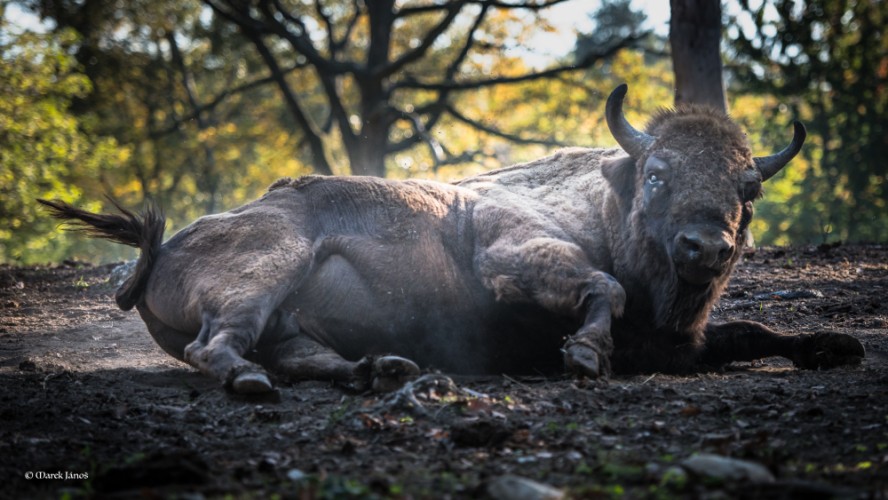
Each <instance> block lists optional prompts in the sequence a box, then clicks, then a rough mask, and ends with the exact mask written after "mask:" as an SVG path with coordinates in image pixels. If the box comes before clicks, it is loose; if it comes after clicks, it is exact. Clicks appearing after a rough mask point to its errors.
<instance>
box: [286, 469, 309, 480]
mask: <svg viewBox="0 0 888 500" xmlns="http://www.w3.org/2000/svg"><path fill="white" fill-rule="evenodd" d="M287 479H289V480H290V481H293V482H294V483H298V482H299V481H303V480H305V479H308V474H306V473H304V472H302V471H301V470H299V469H290V470H288V471H287Z"/></svg>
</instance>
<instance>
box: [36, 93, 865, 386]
mask: <svg viewBox="0 0 888 500" xmlns="http://www.w3.org/2000/svg"><path fill="white" fill-rule="evenodd" d="M626 91H627V88H626V86H625V85H621V86H620V87H618V88H617V89H616V90H615V91H614V92H613V93H612V94H611V96H610V97H609V98H608V102H607V106H606V118H607V123H608V128H609V129H610V131H611V133H612V135H613V136H614V138H615V139H616V140H617V142H618V143H619V144H620V146H621V149H579V148H576V149H566V150H562V151H560V152H558V153H556V154H555V155H553V156H550V157H547V158H543V159H540V160H537V161H534V162H530V163H526V164H521V165H515V166H512V167H508V168H504V169H501V170H497V171H493V172H489V173H486V174H483V175H480V176H476V177H471V178H468V179H465V180H462V181H460V182H457V183H454V184H441V183H436V182H428V181H416V180H411V181H389V180H383V179H377V178H364V177H351V178H342V177H318V176H309V177H304V178H301V179H297V180H291V179H282V180H280V181H278V182H275V183H274V184H273V185H272V186H271V187H270V188H269V190H268V192H267V193H265V195H264V196H262V197H261V198H260V199H258V200H256V201H253V202H251V203H248V204H246V205H244V206H242V207H239V208H236V209H234V210H231V211H230V212H226V213H223V214H216V215H208V216H205V217H201V218H200V219H198V220H196V221H194V222H193V223H192V224H191V225H189V226H188V227H186V228H185V229H183V230H182V231H180V232H179V233H177V234H176V235H174V236H173V237H171V238H170V239H169V240H168V241H166V242H162V234H163V226H164V220H163V216H162V215H161V214H160V213H159V212H158V211H157V210H154V209H149V210H148V211H147V212H146V213H144V214H139V215H137V214H133V213H131V212H128V211H125V210H122V209H121V211H122V215H100V214H92V213H89V212H86V211H83V210H80V209H78V208H75V207H72V206H70V205H67V204H65V203H62V202H58V201H44V200H39V201H40V202H41V203H43V204H44V205H46V206H47V207H48V208H49V210H50V211H51V213H52V214H53V215H54V216H56V217H58V218H61V219H63V220H70V221H75V223H76V224H79V227H80V228H81V229H84V230H85V231H86V232H87V234H89V235H91V236H95V237H101V238H107V239H111V240H113V241H117V242H119V243H123V244H128V245H132V246H135V247H138V248H140V249H141V251H142V254H141V256H140V258H139V263H138V265H137V267H136V271H135V273H134V275H133V276H132V277H131V278H130V279H129V280H128V281H127V282H126V283H125V284H124V285H123V286H122V287H121V289H120V290H119V291H118V294H117V297H118V304H119V305H120V306H121V307H122V308H124V309H128V308H130V307H133V306H135V307H136V308H137V310H138V311H139V313H140V315H141V316H142V318H143V320H144V321H145V323H146V325H147V327H148V331H149V332H150V333H151V335H152V336H153V337H154V338H155V340H156V341H157V343H158V344H159V345H160V346H161V347H162V348H163V349H164V350H165V351H166V352H167V353H169V354H170V355H172V356H174V357H176V358H177V359H180V360H183V361H185V362H187V363H189V364H191V365H193V366H195V367H196V368H198V369H199V370H201V371H203V372H204V373H206V374H208V375H210V376H212V377H215V378H216V379H218V380H219V381H221V382H222V383H224V384H225V385H226V387H228V388H230V389H231V390H233V391H235V392H243V393H249V392H264V391H268V390H271V389H272V381H271V380H272V379H271V377H270V376H269V373H270V374H271V375H272V376H275V377H281V378H285V379H291V380H299V379H329V380H341V381H353V382H357V383H359V384H364V385H367V386H369V387H372V388H374V389H376V390H388V389H391V388H393V387H396V386H397V385H398V384H400V383H403V381H404V380H406V379H409V378H410V377H412V376H415V375H416V374H417V373H418V372H419V370H420V368H419V367H422V368H438V369H442V370H445V371H449V372H457V373H540V372H543V373H552V372H557V371H561V370H563V369H564V368H565V367H566V368H567V370H568V371H570V372H572V373H575V374H577V375H580V376H586V377H604V376H607V375H609V374H610V373H611V371H612V370H613V371H616V372H623V373H626V372H654V371H658V372H670V373H686V372H691V371H698V370H709V369H717V368H719V367H720V366H722V365H724V364H725V363H729V362H731V361H738V360H750V359H755V358H760V357H765V356H774V355H776V356H784V357H786V358H789V359H791V360H792V361H793V362H795V363H796V365H798V366H800V367H802V368H829V367H832V366H838V365H844V364H854V363H859V362H860V360H861V359H862V358H863V356H864V351H863V347H862V346H861V344H860V343H859V342H857V341H856V340H855V339H853V338H852V337H850V336H847V335H841V334H833V333H822V334H816V335H811V336H799V335H780V334H777V333H775V332H773V331H771V330H769V329H768V328H766V327H765V326H763V325H760V324H758V323H753V322H748V321H742V322H733V323H726V324H721V325H716V324H710V323H709V322H708V318H709V312H710V309H711V308H712V306H713V304H715V302H716V301H717V300H718V298H719V296H720V295H721V293H722V292H723V290H724V288H725V286H726V285H727V282H728V278H729V276H730V272H731V269H732V268H733V267H734V264H735V263H736V262H737V259H738V256H739V248H740V239H741V236H742V234H743V232H744V230H745V229H746V227H747V225H748V224H749V221H750V220H751V218H752V204H753V202H754V200H755V198H757V196H758V195H759V193H760V192H761V184H762V182H763V181H766V180H767V179H769V178H770V177H772V176H773V175H774V174H776V173H777V172H778V171H779V170H780V169H781V168H783V167H784V166H785V165H786V164H787V163H788V162H789V161H790V160H791V159H792V158H793V157H794V156H795V155H796V154H797V153H798V152H799V150H800V149H801V147H802V143H803V142H804V139H805V131H804V127H802V126H801V124H799V123H796V125H795V134H794V137H793V140H792V143H791V144H790V145H789V146H788V147H787V148H786V149H784V150H783V151H780V152H779V153H777V154H775V155H772V156H768V157H762V158H754V157H753V156H752V154H751V152H750V150H749V147H748V145H747V143H746V140H745V136H744V133H743V131H742V130H741V129H740V127H739V126H737V124H735V123H734V122H733V121H731V120H730V118H728V117H727V116H726V115H724V114H723V113H720V112H717V111H714V110H711V109H708V108H700V107H694V106H687V107H680V108H678V109H675V110H669V111H663V112H661V113H659V114H658V115H657V116H655V117H654V118H653V120H651V122H650V124H649V125H648V127H647V129H646V130H645V131H643V132H642V131H639V130H636V129H635V128H633V127H632V126H631V125H630V124H629V123H628V122H627V121H626V119H625V118H624V117H623V112H622V103H623V98H624V97H625V95H626ZM562 353H563V354H562ZM266 370H267V371H266Z"/></svg>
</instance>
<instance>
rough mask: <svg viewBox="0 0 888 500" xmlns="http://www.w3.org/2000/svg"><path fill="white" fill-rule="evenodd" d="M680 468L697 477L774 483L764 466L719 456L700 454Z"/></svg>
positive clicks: (769, 472) (685, 461)
mask: <svg viewBox="0 0 888 500" xmlns="http://www.w3.org/2000/svg"><path fill="white" fill-rule="evenodd" d="M681 466H682V467H684V468H685V470H687V471H688V472H690V473H691V474H693V475H695V476H698V477H706V478H711V479H718V480H722V481H749V482H752V483H773V482H774V475H773V474H771V471H769V470H768V469H767V468H765V466H763V465H761V464H757V463H755V462H749V461H747V460H739V459H736V458H730V457H723V456H721V455H713V454H709V453H700V454H697V455H694V456H692V457H690V458H688V459H686V460H684V461H683V462H681Z"/></svg>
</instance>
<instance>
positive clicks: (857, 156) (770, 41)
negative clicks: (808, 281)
mask: <svg viewBox="0 0 888 500" xmlns="http://www.w3.org/2000/svg"><path fill="white" fill-rule="evenodd" d="M740 17H745V18H746V19H747V20H752V21H753V23H754V24H755V26H756V28H755V30H753V31H752V32H751V33H747V32H746V31H745V30H743V29H740V28H737V27H733V28H730V29H729V30H728V31H727V35H728V38H729V40H728V41H729V50H730V57H731V60H732V62H733V65H732V66H731V70H732V72H733V73H734V75H735V78H733V79H732V84H733V85H732V88H733V90H734V92H733V93H734V94H743V93H749V92H751V93H756V94H759V95H761V96H762V97H767V96H768V95H772V96H774V98H766V99H764V100H763V101H762V104H763V106H762V107H760V108H759V109H758V113H757V114H758V115H759V117H758V120H757V121H758V125H759V126H760V128H758V129H751V130H761V131H762V136H763V137H764V138H765V140H764V141H763V144H762V145H763V146H765V149H767V150H770V151H774V150H776V149H779V148H782V147H783V146H784V145H785V144H786V143H787V142H788V140H789V136H790V132H789V131H790V130H791V128H790V125H789V122H790V119H791V118H799V119H801V120H802V121H803V122H804V123H805V124H806V125H807V126H808V132H809V135H808V141H807V143H806V146H805V148H804V150H803V153H802V155H801V156H802V157H801V158H800V159H797V160H794V161H793V162H792V163H791V164H790V165H789V167H787V169H786V170H785V171H784V172H783V173H781V175H779V176H778V177H777V178H775V179H774V180H772V181H770V182H769V183H768V184H769V185H768V191H769V193H770V192H774V193H773V194H776V196H770V194H769V196H768V197H767V198H766V200H765V202H763V203H760V204H759V205H758V208H759V215H760V220H761V221H764V222H766V224H759V226H758V227H757V228H756V229H757V230H758V233H759V234H757V235H756V236H757V238H759V239H760V241H762V242H766V243H768V242H771V243H779V244H786V243H790V242H792V243H805V242H816V243H819V242H825V241H827V240H843V241H885V238H886V237H888V232H886V231H885V228H886V227H888V182H886V175H888V163H886V162H885V161H884V158H885V157H886V155H888V33H886V26H888V3H886V2H883V1H879V0H864V1H850V0H839V1H827V0H812V1H809V2H805V3H803V4H800V3H798V2H795V1H792V0H769V1H765V2H763V3H762V5H761V6H760V7H757V8H756V7H748V8H747V9H746V10H745V11H743V12H742V13H741V14H740ZM732 24H733V25H734V26H737V24H736V23H732ZM748 116H751V115H748Z"/></svg>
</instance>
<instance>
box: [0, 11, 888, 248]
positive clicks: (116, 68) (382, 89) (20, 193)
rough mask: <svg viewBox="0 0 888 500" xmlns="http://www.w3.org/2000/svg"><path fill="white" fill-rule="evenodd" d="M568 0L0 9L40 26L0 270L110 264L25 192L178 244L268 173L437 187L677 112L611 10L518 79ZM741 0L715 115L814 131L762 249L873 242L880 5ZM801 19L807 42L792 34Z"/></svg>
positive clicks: (4, 141) (766, 142)
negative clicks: (59, 227)
mask: <svg viewBox="0 0 888 500" xmlns="http://www.w3.org/2000/svg"><path fill="white" fill-rule="evenodd" d="M569 1H571V0H520V1H519V0H515V1H509V2H502V1H489V0H447V1H432V0H381V1H378V2H377V1H374V2H367V1H361V0H352V1H333V0H251V1H236V0H184V1H172V0H150V1H149V0H127V1H123V2H117V1H109V0H21V1H18V2H10V1H4V0H0V7H3V6H6V5H10V4H15V5H17V6H19V7H21V8H23V9H25V10H27V11H29V12H32V13H34V14H36V15H37V16H39V17H40V18H41V19H43V20H44V21H45V22H46V23H47V24H46V26H48V27H49V29H48V30H47V31H46V32H45V33H28V32H25V31H22V30H18V32H16V30H10V29H8V28H7V25H6V24H4V25H3V26H2V29H0V45H2V48H0V58H2V62H3V65H2V70H0V71H2V72H3V75H2V79H0V93H2V95H0V154H3V155H4V156H3V158H2V160H3V161H2V164H0V176H2V179H3V182H2V184H0V189H2V190H3V191H2V194H3V197H2V198H0V222H2V224H3V225H2V226H0V245H2V247H0V261H15V262H23V263H29V262H45V261H48V260H59V259H60V258H62V257H63V256H65V255H70V256H79V257H86V258H90V259H91V260H96V259H104V260H107V259H111V258H119V256H120V255H121V254H120V252H121V251H123V250H122V249H120V248H115V250H113V251H109V250H107V247H103V248H102V249H101V250H95V248H96V247H95V245H96V244H97V243H96V242H87V241H86V240H85V239H83V238H79V237H77V235H72V236H65V235H64V233H60V232H57V231H55V224H54V223H53V222H50V221H48V220H47V219H46V218H45V217H44V216H43V215H42V214H41V213H39V211H37V210H36V209H35V207H34V203H33V202H32V200H33V198H34V197H38V196H41V197H60V198H64V199H66V200H68V201H72V202H74V203H77V204H80V205H83V206H86V207H87V208H90V209H100V208H101V207H100V205H101V204H102V197H101V194H102V193H107V194H109V195H111V196H114V197H115V198H118V199H120V200H121V201H122V203H123V204H124V205H128V206H135V207H137V206H138V205H139V204H140V203H142V202H143V201H144V200H146V199H149V198H150V199H154V200H156V201H157V202H158V203H159V204H160V205H161V206H163V207H164V208H165V210H166V212H167V214H168V218H169V220H170V224H169V225H170V226H171V228H170V229H171V230H175V229H178V228H180V227H182V226H183V225H184V224H187V223H188V222H190V221H191V220H193V219H194V218H195V217H198V216H200V215H203V214H205V213H209V212H216V211H220V210H225V209H229V208H232V207H234V206H237V205H239V204H241V203H243V202H245V201H248V200H250V199H253V198H255V197H256V196H258V195H259V194H261V193H262V191H263V190H264V188H265V187H266V186H267V185H268V184H270V183H271V182H272V181H273V180H275V179H276V178H278V177H281V176H298V175H303V174H307V173H312V172H318V173H334V174H348V173H364V174H374V175H387V176H390V177H395V178H405V177H425V178H434V179H439V180H444V181H448V180H452V179H455V178H457V177H461V176H464V175H471V174H474V173H477V172H481V171H483V170H487V169H490V168H495V167H499V166H502V165H506V164H511V163H514V162H517V161H523V160H529V159H532V158H535V157H539V156H541V155H544V154H547V153H549V152H551V151H552V150H553V149H554V148H557V147H559V146H567V145H577V146H595V145H602V146H610V145H614V141H613V140H612V139H611V138H610V136H609V134H608V132H607V128H606V126H605V124H604V119H603V108H604V99H605V98H606V97H607V95H608V94H609V92H610V91H611V90H612V89H613V88H614V87H615V86H616V85H617V84H619V83H622V82H627V83H629V85H630V88H631V89H632V90H631V92H630V96H629V101H628V103H627V116H628V118H629V119H630V120H631V121H632V122H633V123H636V124H638V125H641V124H643V123H644V122H645V121H646V120H647V118H648V117H649V116H650V114H651V113H653V112H655V111H656V109H657V108H659V107H661V106H664V105H668V104H669V103H671V102H672V100H673V88H674V84H673V82H674V76H673V73H672V65H671V62H670V57H669V56H670V51H669V43H668V40H666V39H665V38H662V37H657V36H653V35H651V34H649V33H648V32H646V31H645V28H644V22H645V16H644V14H643V13H642V12H638V11H635V10H633V9H632V8H631V5H630V3H629V2H628V1H627V0H614V1H606V2H604V3H603V4H602V7H601V8H600V9H599V10H597V11H595V12H582V15H589V16H590V17H591V18H592V21H593V24H594V25H595V29H593V30H592V31H590V32H589V33H582V34H579V36H578V39H577V43H576V50H574V51H573V52H572V53H571V54H570V55H567V56H565V57H564V58H562V59H561V60H557V61H553V62H552V64H551V65H550V66H549V67H547V68H543V69H540V68H537V67H535V66H532V65H531V64H530V63H529V62H528V58H527V57H526V56H527V55H528V54H532V53H533V47H532V45H533V40H534V39H533V36H534V35H535V34H537V33H539V32H556V31H558V30H559V29H560V28H559V27H558V26H555V25H552V24H551V23H550V22H549V21H547V17H546V15H547V9H548V7H550V6H553V5H555V4H559V3H563V2H569ZM741 3H742V6H741V7H742V8H741V9H740V11H739V12H738V11H737V9H733V10H730V9H729V11H730V12H732V13H733V14H732V15H734V16H735V17H730V16H725V19H726V24H725V27H726V29H725V30H724V32H725V34H726V38H725V40H726V42H727V43H726V44H725V46H724V49H725V50H724V62H725V67H726V70H727V83H728V100H729V109H730V110H731V112H732V115H734V116H735V118H737V119H738V120H739V121H741V122H742V123H743V124H744V125H745V126H746V127H747V128H748V130H749V133H750V139H751V140H752V141H753V143H754V146H755V149H756V153H757V154H761V153H765V154H768V153H770V152H773V151H774V150H776V149H779V148H782V147H783V146H784V145H785V144H786V143H787V141H788V140H789V138H790V136H791V126H790V125H789V124H790V122H791V120H792V119H793V118H796V117H799V118H801V119H802V120H803V121H805V122H806V124H808V125H809V131H810V132H811V134H810V135H809V140H808V145H807V146H806V148H805V150H804V151H805V153H804V155H805V157H804V158H800V159H798V160H796V161H794V162H793V163H792V164H791V165H790V167H789V168H787V169H786V171H785V173H784V174H781V175H782V176H781V177H780V178H778V179H776V180H772V181H770V182H769V186H768V189H767V191H768V195H767V196H766V198H765V199H764V200H762V201H761V202H759V204H758V207H759V208H760V210H759V213H758V218H757V219H756V220H754V224H756V225H755V226H754V228H753V229H754V231H755V236H756V239H757V241H758V242H759V243H780V244H785V243H790V242H793V243H807V242H819V241H820V240H821V239H822V238H824V237H827V236H831V237H832V238H841V239H845V240H848V239H850V240H884V239H885V238H886V236H885V234H884V233H885V231H884V228H885V227H886V225H885V222H886V221H885V217H886V210H885V182H884V179H885V173H884V165H882V164H881V163H880V164H878V165H877V164H876V162H874V161H872V160H871V159H873V158H877V157H878V156H876V155H877V154H878V152H879V151H882V149H884V148H885V144H886V143H888V141H886V138H885V128H884V118H881V117H883V116H884V115H885V113H884V111H885V109H884V107H885V94H884V93H885V85H884V80H885V72H886V64H888V63H886V62H885V60H884V57H885V56H884V54H886V50H885V41H886V40H885V37H884V36H883V34H882V30H883V28H882V25H883V24H884V22H883V21H884V11H885V8H884V6H883V5H880V2H876V1H875V0H871V1H869V2H857V3H850V2H847V3H848V5H846V6H845V7H841V5H839V4H843V2H836V3H832V2H825V1H824V2H822V3H824V4H829V5H828V6H829V8H826V7H824V6H821V7H819V8H816V7H817V4H818V2H816V1H812V2H808V3H807V4H798V5H796V4H794V3H793V2H789V1H785V2H783V1H782V0H767V1H765V2H764V3H761V2H759V3H761V6H759V3H756V4H755V5H747V4H746V3H743V2H741ZM573 4H574V5H575V7H576V8H577V9H581V8H586V6H585V5H582V2H576V1H574V2H573ZM784 4H786V5H784ZM799 5H800V6H799ZM812 5H813V6H814V7H810V6H812ZM837 5H838V6H837ZM809 7H810V8H809ZM843 8H844V10H842V9H843ZM818 9H819V10H818ZM867 9H869V10H867ZM809 10H812V12H810V13H809V12H808V11H809ZM814 11H816V12H817V13H818V14H817V16H820V17H816V16H815V17H816V19H819V21H816V22H819V23H822V27H820V28H810V27H809V28H808V29H809V32H808V35H805V34H804V29H805V28H804V26H802V25H804V24H805V23H810V22H813V21H812V19H815V18H814V17H811V16H814V14H813V12H814ZM847 12H851V13H850V14H849V13H847ZM744 16H745V19H740V18H741V17H744ZM806 16H807V17H806ZM835 16H838V18H837V19H838V23H839V24H840V25H842V24H843V23H845V24H844V26H848V24H847V23H851V25H853V26H854V27H855V29H854V30H851V29H848V28H843V27H842V26H838V27H836V26H834V24H835ZM878 16H882V17H881V18H879V17H878ZM5 17H6V15H5V13H3V12H0V19H5ZM858 17H860V19H858ZM863 17H867V19H866V20H864V19H863ZM816 19H815V20H816ZM879 19H881V20H882V21H879ZM4 23H5V21H4ZM738 23H739V24H738ZM831 23H832V24H831ZM855 23H856V24H855ZM865 23H866V24H865ZM789 24H793V26H789ZM796 24H797V25H798V26H796ZM784 25H786V26H784ZM741 26H742V29H741ZM815 26H816V23H815ZM858 28H860V29H858ZM839 30H841V31H839ZM787 33H792V35H790V38H786V36H787ZM806 36H807V38H806ZM864 39H866V40H868V41H869V42H867V43H862V42H861V40H864ZM876 42H878V44H881V45H878V44H877V43H876ZM873 44H875V45H873ZM877 45H878V47H881V48H876V46H877ZM867 46H872V47H873V48H872V50H870V49H868V48H867ZM880 56H881V57H882V59H879V57H880ZM839 68H840V69H839ZM7 73H8V75H9V76H7ZM864 73H866V74H864ZM16 74H22V75H26V76H17V77H14V76H13V75H16ZM28 75H29V76H28ZM41 75H42V76H41ZM16 78H18V80H17V79H16ZM41 78H42V79H43V82H44V83H43V84H40V85H42V86H41V87H39V88H37V87H34V85H36V84H35V83H27V82H35V81H40V80H41ZM25 81H27V82H25ZM7 82H10V83H7ZM15 82H25V83H15ZM815 82H818V83H815ZM29 85H30V86H31V87H28V86H29ZM879 85H881V87H879ZM849 89H854V90H849ZM861 96H866V97H867V100H866V101H865V103H866V106H863V107H862V108H861V106H860V103H861V102H863V101H861ZM879 106H881V107H879ZM851 115H854V116H851ZM28 127H30V128H31V129H34V130H36V129H35V127H43V128H42V129H41V130H40V131H37V132H35V131H31V132H28V131H24V132H23V131H22V130H24V129H27V128H28ZM52 134H56V135H52ZM879 134H882V135H881V136H879ZM862 138H863V139H862ZM864 139H865V140H864ZM41 144H42V145H41ZM879 148H882V149H879ZM41 155H42V156H41ZM7 158H11V159H7ZM855 162H856V163H855ZM879 169H882V170H879ZM851 207H853V208H851ZM7 228H8V230H7ZM4 231H5V232H4ZM85 245H92V246H89V247H87V246H85ZM87 248H89V249H90V250H86V249H87Z"/></svg>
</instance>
